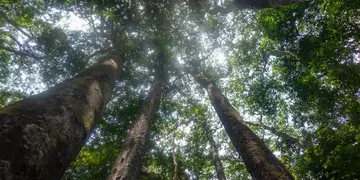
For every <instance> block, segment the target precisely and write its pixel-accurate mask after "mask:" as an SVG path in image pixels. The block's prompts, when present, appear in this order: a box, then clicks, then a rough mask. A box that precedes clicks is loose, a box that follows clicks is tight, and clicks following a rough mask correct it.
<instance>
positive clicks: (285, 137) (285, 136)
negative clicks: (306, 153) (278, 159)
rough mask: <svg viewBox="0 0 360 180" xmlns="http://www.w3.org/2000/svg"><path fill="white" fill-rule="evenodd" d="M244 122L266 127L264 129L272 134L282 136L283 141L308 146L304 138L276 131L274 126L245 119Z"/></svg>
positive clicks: (304, 147)
mask: <svg viewBox="0 0 360 180" xmlns="http://www.w3.org/2000/svg"><path fill="white" fill-rule="evenodd" d="M245 123H246V124H249V125H251V126H258V127H261V128H263V129H266V130H268V131H270V132H271V133H273V134H274V135H276V136H278V137H280V138H282V139H283V140H284V141H287V142H289V143H292V144H295V145H296V146H298V147H300V148H303V149H306V148H308V147H309V143H308V142H306V141H305V140H301V139H298V138H295V137H292V136H290V135H288V134H286V133H283V132H281V131H278V130H277V129H276V128H273V127H269V126H266V125H264V124H257V123H253V122H249V121H245Z"/></svg>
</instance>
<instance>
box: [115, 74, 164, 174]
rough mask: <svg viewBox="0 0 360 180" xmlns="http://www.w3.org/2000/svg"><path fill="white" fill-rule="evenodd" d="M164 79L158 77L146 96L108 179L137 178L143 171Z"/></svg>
mask: <svg viewBox="0 0 360 180" xmlns="http://www.w3.org/2000/svg"><path fill="white" fill-rule="evenodd" d="M162 84H163V79H162V78H160V77H157V78H156V79H155V82H154V84H153V85H152V87H151V90H150V92H149V94H148V95H147V97H146V100H145V103H144V104H143V106H142V108H141V110H140V112H139V114H138V115H137V117H136V120H135V121H134V123H133V124H132V127H131V128H130V132H129V135H128V136H127V137H126V139H125V141H124V142H123V144H122V145H121V148H120V153H119V155H118V157H117V159H116V162H115V164H114V166H113V168H112V170H111V173H110V176H109V177H108V180H132V179H134V180H137V179H139V174H140V171H141V158H142V156H143V155H144V154H145V153H146V151H147V142H148V139H149V133H150V131H149V130H150V123H151V120H152V119H153V118H154V116H155V113H156V112H157V111H158V109H159V105H160V99H161V92H162Z"/></svg>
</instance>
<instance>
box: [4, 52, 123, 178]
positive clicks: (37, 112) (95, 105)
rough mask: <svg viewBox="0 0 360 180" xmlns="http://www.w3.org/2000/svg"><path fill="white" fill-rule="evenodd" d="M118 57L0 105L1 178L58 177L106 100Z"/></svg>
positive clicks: (112, 81) (115, 72)
mask: <svg viewBox="0 0 360 180" xmlns="http://www.w3.org/2000/svg"><path fill="white" fill-rule="evenodd" d="M122 60H123V59H122V58H120V60H119V61H115V60H114V59H107V60H104V61H102V62H99V63H97V64H95V65H94V66H92V67H90V68H88V69H87V70H85V71H84V72H82V73H80V74H79V75H77V76H75V77H74V78H73V79H69V80H66V81H64V82H62V83H60V84H58V85H56V86H54V87H52V88H50V89H49V90H47V91H45V92H43V93H40V94H37V95H34V96H31V97H29V98H26V99H24V100H22V101H19V102H17V103H15V104H12V105H9V106H7V107H5V108H2V109H0V179H2V180H10V179H22V180H25V179H60V178H61V176H62V175H63V173H64V172H65V170H66V169H67V168H68V166H69V165H70V163H71V162H72V161H73V160H74V158H75V157H76V155H77V154H78V153H79V151H80V149H81V148H82V147H83V145H84V142H85V140H86V139H87V137H88V135H89V134H90V132H91V131H92V130H93V127H94V124H95V121H96V120H98V119H99V118H100V116H101V113H102V111H103V109H104V107H105V105H106V104H107V103H108V101H109V100H110V96H111V92H112V90H113V88H114V87H115V81H116V79H117V76H118V74H119V71H120V70H121V69H122V67H123V62H122Z"/></svg>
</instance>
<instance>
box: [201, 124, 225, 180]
mask: <svg viewBox="0 0 360 180" xmlns="http://www.w3.org/2000/svg"><path fill="white" fill-rule="evenodd" d="M202 127H203V128H204V130H205V134H206V137H207V139H208V141H209V143H210V147H211V160H212V163H213V165H214V166H215V170H216V175H217V177H218V179H219V180H226V176H225V173H224V167H223V165H222V163H221V160H220V157H219V150H218V148H217V146H216V143H215V140H214V138H213V135H212V133H211V130H210V128H209V126H208V125H207V123H206V120H204V121H203V122H202Z"/></svg>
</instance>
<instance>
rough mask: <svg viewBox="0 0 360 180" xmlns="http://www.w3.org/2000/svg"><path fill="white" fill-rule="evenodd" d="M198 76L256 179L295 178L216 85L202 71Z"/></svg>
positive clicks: (280, 179) (281, 179)
mask: <svg viewBox="0 0 360 180" xmlns="http://www.w3.org/2000/svg"><path fill="white" fill-rule="evenodd" d="M194 78H195V79H196V80H197V81H198V83H199V84H200V85H201V86H202V87H203V88H205V89H206V90H207V92H208V95H209V97H210V100H211V103H212V105H213V107H214V109H215V110H216V112H217V114H218V116H219V118H220V120H221V122H222V125H223V126H224V128H225V130H226V132H227V134H228V135H229V137H230V140H231V142H232V143H233V145H234V147H235V148H236V150H237V152H238V153H239V154H240V156H241V157H242V159H243V161H244V163H245V165H246V168H247V170H248V171H249V173H250V174H251V176H252V177H253V179H256V180H263V179H264V180H287V179H294V178H293V177H292V176H291V174H290V173H289V172H288V171H287V170H286V169H285V167H284V166H283V165H282V164H281V162H280V161H279V160H278V159H277V158H276V157H275V155H274V154H273V153H272V152H271V151H270V150H269V149H268V148H267V147H266V146H265V144H264V143H263V142H262V141H261V140H260V138H259V137H258V136H256V134H255V133H254V132H253V131H252V130H251V129H250V128H249V127H248V126H247V125H246V124H245V123H244V121H243V120H242V118H241V116H240V115H239V113H238V112H237V111H236V110H235V109H234V107H232V105H231V104H230V102H229V100H228V99H227V98H226V97H225V96H224V95H223V94H222V93H221V90H220V89H219V88H218V87H217V86H216V84H215V83H214V82H213V81H212V80H210V79H208V78H207V77H205V76H203V75H201V74H194Z"/></svg>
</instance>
